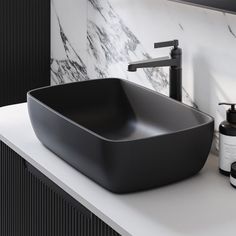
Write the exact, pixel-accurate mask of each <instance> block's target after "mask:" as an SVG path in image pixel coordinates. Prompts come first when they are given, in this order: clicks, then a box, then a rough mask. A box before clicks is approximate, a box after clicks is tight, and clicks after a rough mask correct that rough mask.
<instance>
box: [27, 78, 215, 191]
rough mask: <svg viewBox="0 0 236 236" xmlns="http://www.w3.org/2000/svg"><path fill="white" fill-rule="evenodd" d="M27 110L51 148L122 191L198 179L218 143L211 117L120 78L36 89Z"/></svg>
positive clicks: (35, 128)
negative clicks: (216, 142) (215, 141)
mask: <svg viewBox="0 0 236 236" xmlns="http://www.w3.org/2000/svg"><path fill="white" fill-rule="evenodd" d="M28 110H29V115H30V118H31V122H32V125H33V128H34V131H35V133H36V135H37V137H38V139H39V140H40V141H41V142H42V143H43V144H44V145H45V146H47V147H48V148H49V149H50V150H52V151H53V152H54V153H56V154H57V155H58V156H60V157H61V158H62V159H64V160H65V161H66V162H68V163H69V164H71V165H72V166H74V167H75V168H76V169H77V170H79V171H81V172H82V173H84V174H85V175H86V176H88V177H89V178H91V179H93V180H94V181H96V182H97V183H99V184H100V185H102V186H103V187H105V188H106V189H109V190H110V191H112V192H116V193H127V192H134V191H139V190H145V189H149V188H154V187H158V186H162V185H166V184H170V183H173V182H176V181H180V180H182V179H185V178H188V177H190V176H193V175H194V174H196V173H198V172H199V171H200V170H201V168H202V167H203V166H204V164H205V162H206V159H207V156H208V153H209V151H210V147H211V143H212V138H213V128H214V120H213V119H212V118H211V117H210V116H208V115H206V114H204V113H202V112H199V111H197V110H196V109H193V108H191V107H189V106H186V105H184V104H182V103H179V102H177V101H175V100H173V99H170V98H168V97H166V96H163V95H160V94H159V93H156V92H154V91H152V90H149V89H146V88H144V87H142V86H138V85H136V84H134V83H131V82H128V81H125V80H121V79H115V78H110V79H98V80H89V81H83V82H76V83H70V84H64V85H58V86H51V87H44V88H40V89H35V90H32V91H30V92H29V93H28Z"/></svg>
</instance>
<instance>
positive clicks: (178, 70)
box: [128, 40, 182, 102]
mask: <svg viewBox="0 0 236 236" xmlns="http://www.w3.org/2000/svg"><path fill="white" fill-rule="evenodd" d="M171 46H173V49H172V50H171V52H170V57H161V58H155V59H150V60H145V61H137V62H131V63H130V64H129V66H128V71H136V70H137V69H138V68H148V67H164V66H169V67H170V82H169V84H170V87H169V91H170V94H169V96H170V97H171V98H173V99H175V100H177V101H180V102H181V101H182V50H181V48H179V47H178V46H179V41H178V40H173V41H168V42H160V43H155V44H154V48H163V47H171Z"/></svg>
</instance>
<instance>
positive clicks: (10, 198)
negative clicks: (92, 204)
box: [0, 142, 119, 236]
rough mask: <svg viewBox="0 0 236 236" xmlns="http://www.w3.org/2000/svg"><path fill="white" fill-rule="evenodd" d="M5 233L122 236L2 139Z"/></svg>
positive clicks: (1, 230)
mask: <svg viewBox="0 0 236 236" xmlns="http://www.w3.org/2000/svg"><path fill="white" fill-rule="evenodd" d="M0 171H1V172H0V190H1V192H0V193H1V194H0V217H1V218H0V235H1V236H118V235H119V234H118V233H117V232H116V231H114V230H113V229H112V228H111V227H109V226H108V225H107V224H105V223H104V222H103V221H102V220H101V219H99V218H98V217H97V216H95V215H94V214H92V213H91V212H90V211H89V210H87V209H86V208H84V207H83V206H82V205H81V204H80V203H78V202H77V201H75V200H74V199H72V197H70V196H69V195H68V194H67V193H65V192H64V191H63V190H62V189H60V188H59V187H58V186H56V185H55V184H54V183H53V182H51V181H50V180H49V179H47V177H45V176H44V175H42V174H41V173H40V172H38V171H37V170H36V169H34V167H32V166H31V165H29V164H28V163H27V162H25V161H24V159H23V158H21V157H20V156H19V155H18V154H17V153H15V152H14V151H13V150H12V149H10V148H9V147H8V146H7V145H5V144H4V143H3V142H0Z"/></svg>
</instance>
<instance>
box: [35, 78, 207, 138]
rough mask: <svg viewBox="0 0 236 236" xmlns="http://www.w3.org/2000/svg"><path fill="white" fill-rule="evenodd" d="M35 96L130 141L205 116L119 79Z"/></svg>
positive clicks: (61, 87) (75, 118) (103, 131)
mask: <svg viewBox="0 0 236 236" xmlns="http://www.w3.org/2000/svg"><path fill="white" fill-rule="evenodd" d="M31 94H32V95H33V97H34V98H36V99H37V100H39V101H40V102H42V103H44V104H45V105H47V106H48V107H50V108H51V109H53V110H55V111H57V112H58V113H60V115H62V116H64V117H66V118H68V119H70V120H72V121H74V122H75V123H77V124H78V125H80V126H81V127H83V128H86V129H87V130H89V131H90V132H93V133H95V134H97V135H99V136H101V137H103V138H105V139H109V140H114V141H130V140H138V139H144V138H150V137H154V136H158V135H165V134H170V133H173V132H178V131H182V130H186V129H190V128H193V127H195V126H199V125H202V124H204V123H206V122H209V121H210V118H209V117H208V116H205V115H203V113H201V112H198V111H197V110H195V109H192V108H190V107H188V106H185V105H183V104H182V103H179V102H176V101H174V100H172V99H169V98H167V97H165V96H162V95H160V94H158V93H156V92H154V91H151V90H149V89H145V88H143V87H141V86H138V85H135V84H134V83H130V82H127V81H122V80H120V79H112V78H110V79H99V80H90V81H84V82H79V83H71V84H65V85H59V86H54V87H48V88H44V89H42V90H34V91H32V92H31Z"/></svg>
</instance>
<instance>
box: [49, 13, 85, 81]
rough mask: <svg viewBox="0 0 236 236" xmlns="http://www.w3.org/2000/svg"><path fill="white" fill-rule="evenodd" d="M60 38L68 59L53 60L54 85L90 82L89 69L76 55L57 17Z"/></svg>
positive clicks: (52, 77) (52, 74) (52, 76)
mask: <svg viewBox="0 0 236 236" xmlns="http://www.w3.org/2000/svg"><path fill="white" fill-rule="evenodd" d="M57 20H58V25H59V28H60V36H61V40H62V43H63V46H64V50H65V54H66V59H64V60H56V59H51V81H52V84H62V83H68V82H74V81H82V80H88V75H87V68H86V65H85V63H84V62H83V60H82V59H81V58H80V56H79V55H78V54H77V53H76V51H75V49H74V48H73V46H72V45H71V43H70V41H69V40H68V38H67V36H66V35H65V33H64V31H63V28H62V25H61V23H60V19H59V17H58V16H57Z"/></svg>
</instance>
